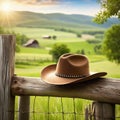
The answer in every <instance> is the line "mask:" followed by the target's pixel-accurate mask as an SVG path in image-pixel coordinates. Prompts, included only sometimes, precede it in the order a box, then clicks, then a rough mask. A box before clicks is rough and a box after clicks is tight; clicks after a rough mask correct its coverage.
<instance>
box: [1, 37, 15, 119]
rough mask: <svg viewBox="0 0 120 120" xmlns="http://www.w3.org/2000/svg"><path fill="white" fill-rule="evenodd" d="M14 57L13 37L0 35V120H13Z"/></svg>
mask: <svg viewBox="0 0 120 120" xmlns="http://www.w3.org/2000/svg"><path fill="white" fill-rule="evenodd" d="M14 55H15V36H13V35H0V120H14V102H15V97H14V96H12V95H11V81H12V77H13V75H14Z"/></svg>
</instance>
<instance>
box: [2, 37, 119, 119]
mask: <svg viewBox="0 0 120 120" xmlns="http://www.w3.org/2000/svg"><path fill="white" fill-rule="evenodd" d="M14 54H15V37H14V36H13V35H0V120H15V119H14V111H15V107H14V106H15V96H17V95H18V96H20V102H19V111H20V112H19V117H18V119H19V120H29V106H30V105H29V103H30V96H56V97H70V98H84V99H88V100H94V101H97V102H94V105H93V107H92V110H93V115H94V117H93V118H90V120H92V119H93V120H115V104H120V79H111V78H99V79H94V80H90V81H87V82H83V83H79V84H78V83H75V84H72V85H65V86H55V85H50V84H47V83H45V82H43V81H42V80H41V79H40V78H29V77H19V76H14ZM26 111H28V112H26ZM22 113H23V114H22ZM63 113H64V112H63ZM85 114H86V118H85V120H88V119H89V118H88V117H87V116H88V115H89V109H88V108H86V113H85ZM63 120H64V117H63Z"/></svg>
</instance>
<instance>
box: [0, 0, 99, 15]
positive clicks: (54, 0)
mask: <svg viewBox="0 0 120 120" xmlns="http://www.w3.org/2000/svg"><path fill="white" fill-rule="evenodd" d="M0 9H8V10H11V11H32V12H37V13H64V14H84V15H90V16H95V15H96V14H97V12H98V11H99V10H100V4H99V3H98V0H0Z"/></svg>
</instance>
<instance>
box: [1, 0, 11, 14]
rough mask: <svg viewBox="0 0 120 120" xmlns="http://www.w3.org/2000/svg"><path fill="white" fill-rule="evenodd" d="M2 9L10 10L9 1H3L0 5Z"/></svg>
mask: <svg viewBox="0 0 120 120" xmlns="http://www.w3.org/2000/svg"><path fill="white" fill-rule="evenodd" d="M1 8H2V11H4V12H10V11H11V5H10V3H9V2H4V3H2V5H1Z"/></svg>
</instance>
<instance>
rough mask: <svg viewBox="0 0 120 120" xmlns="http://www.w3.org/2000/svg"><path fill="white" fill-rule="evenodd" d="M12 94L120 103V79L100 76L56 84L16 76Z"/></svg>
mask: <svg viewBox="0 0 120 120" xmlns="http://www.w3.org/2000/svg"><path fill="white" fill-rule="evenodd" d="M12 94H13V95H27V96H55V97H71V98H84V99H89V100H95V101H101V102H107V103H115V104H120V80H118V79H110V78H98V79H95V80H90V81H87V82H83V83H79V84H78V83H76V84H71V85H63V86H55V85H50V84H47V83H45V82H44V81H42V80H41V79H40V78H30V77H17V76H16V77H14V78H13V83H12Z"/></svg>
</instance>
